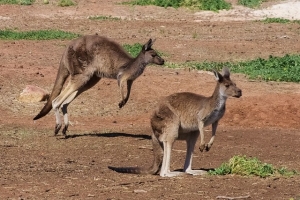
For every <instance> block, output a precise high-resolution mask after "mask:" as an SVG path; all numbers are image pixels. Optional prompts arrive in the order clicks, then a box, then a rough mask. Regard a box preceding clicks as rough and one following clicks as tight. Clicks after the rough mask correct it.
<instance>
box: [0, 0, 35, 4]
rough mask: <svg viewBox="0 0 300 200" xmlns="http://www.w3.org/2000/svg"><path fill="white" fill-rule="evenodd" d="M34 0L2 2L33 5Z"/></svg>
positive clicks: (3, 2)
mask: <svg viewBox="0 0 300 200" xmlns="http://www.w3.org/2000/svg"><path fill="white" fill-rule="evenodd" d="M33 2H34V0H0V5H1V4H20V5H31V4H33Z"/></svg>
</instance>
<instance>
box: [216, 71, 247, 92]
mask: <svg viewBox="0 0 300 200" xmlns="http://www.w3.org/2000/svg"><path fill="white" fill-rule="evenodd" d="M213 73H214V75H215V78H216V80H217V81H218V83H219V92H220V94H221V95H222V96H223V97H237V98H239V97H241V96H242V90H241V89H240V88H238V87H237V86H236V84H235V83H234V82H233V81H232V80H231V79H230V71H229V69H228V68H227V67H223V70H222V74H223V75H221V74H220V73H219V72H218V71H216V70H213Z"/></svg>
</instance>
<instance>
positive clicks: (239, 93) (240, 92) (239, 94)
mask: <svg viewBox="0 0 300 200" xmlns="http://www.w3.org/2000/svg"><path fill="white" fill-rule="evenodd" d="M237 93H238V95H237V96H238V97H241V96H242V90H241V89H239V90H238V91H237Z"/></svg>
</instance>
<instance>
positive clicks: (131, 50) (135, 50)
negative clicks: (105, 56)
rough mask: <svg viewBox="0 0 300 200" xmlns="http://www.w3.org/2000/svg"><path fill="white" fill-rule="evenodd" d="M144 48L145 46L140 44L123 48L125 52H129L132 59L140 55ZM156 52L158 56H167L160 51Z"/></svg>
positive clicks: (125, 45) (127, 45) (126, 45)
mask: <svg viewBox="0 0 300 200" xmlns="http://www.w3.org/2000/svg"><path fill="white" fill-rule="evenodd" d="M142 47H143V45H142V44H140V43H135V44H133V45H130V44H124V45H123V48H124V49H125V51H127V52H128V53H129V54H130V55H131V56H132V57H136V56H138V55H139V53H140V52H141V50H142ZM156 52H157V54H158V55H159V56H163V55H165V54H163V53H161V52H159V51H156Z"/></svg>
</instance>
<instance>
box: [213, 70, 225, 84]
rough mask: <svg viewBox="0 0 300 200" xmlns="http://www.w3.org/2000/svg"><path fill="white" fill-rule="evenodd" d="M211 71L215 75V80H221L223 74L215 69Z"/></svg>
mask: <svg viewBox="0 0 300 200" xmlns="http://www.w3.org/2000/svg"><path fill="white" fill-rule="evenodd" d="M213 73H214V75H215V78H216V81H219V82H222V80H223V76H222V75H221V74H220V73H219V72H218V71H217V70H213Z"/></svg>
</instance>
